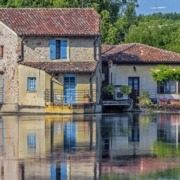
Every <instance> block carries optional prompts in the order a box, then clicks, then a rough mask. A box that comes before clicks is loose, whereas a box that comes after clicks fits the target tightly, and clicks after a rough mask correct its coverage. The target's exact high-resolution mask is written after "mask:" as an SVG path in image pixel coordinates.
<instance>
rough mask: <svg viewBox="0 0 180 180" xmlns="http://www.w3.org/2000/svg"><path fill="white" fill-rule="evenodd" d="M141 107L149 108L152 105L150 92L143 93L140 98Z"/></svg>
mask: <svg viewBox="0 0 180 180" xmlns="http://www.w3.org/2000/svg"><path fill="white" fill-rule="evenodd" d="M138 100H139V106H140V107H148V106H151V105H152V101H151V99H150V95H149V92H147V91H143V92H142V95H141V96H139V97H138Z"/></svg>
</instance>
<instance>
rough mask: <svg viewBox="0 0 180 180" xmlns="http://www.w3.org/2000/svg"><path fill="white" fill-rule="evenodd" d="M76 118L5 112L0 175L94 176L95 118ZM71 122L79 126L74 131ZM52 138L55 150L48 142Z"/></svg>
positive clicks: (21, 179)
mask: <svg viewBox="0 0 180 180" xmlns="http://www.w3.org/2000/svg"><path fill="white" fill-rule="evenodd" d="M76 118H77V120H75V121H74V119H76ZM76 118H73V117H72V116H67V117H65V116H64V117H62V116H53V117H50V116H49V117H48V116H47V117H45V116H29V117H27V116H20V117H17V116H5V117H3V118H2V119H0V146H1V149H0V150H1V151H0V176H1V177H0V179H2V180H10V179H12V180H26V179H28V180H30V179H33V180H39V179H51V180H57V179H58V177H61V179H86V178H87V179H94V176H95V172H94V167H95V151H94V150H95V143H96V139H95V137H96V132H95V131H96V126H95V122H93V121H91V123H90V122H89V121H85V120H84V121H82V118H83V117H76ZM78 120H80V121H78ZM68 125H69V126H68ZM71 125H73V127H75V128H77V129H76V130H75V131H74V129H73V128H72V126H71ZM52 127H54V128H53V131H52ZM69 127H70V128H69ZM61 128H62V129H61ZM61 130H62V131H61ZM66 131H67V132H66ZM64 132H65V133H64ZM51 133H53V136H51ZM66 133H67V134H66ZM61 136H62V137H61ZM52 137H53V138H52ZM64 137H66V138H64ZM68 138H70V139H68ZM71 138H72V139H73V140H75V144H74V142H73V141H72V139H71ZM68 140H70V141H68ZM66 141H67V142H66ZM52 142H53V143H54V144H53V146H52V148H53V153H51V151H50V150H51V148H50V146H49V145H51V144H52ZM72 142H73V143H72ZM66 145H68V147H66ZM74 146H75V147H74ZM57 147H61V148H57ZM64 148H67V151H66V149H64ZM71 150H72V151H71ZM59 179H60V178H59Z"/></svg>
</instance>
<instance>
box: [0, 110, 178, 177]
mask: <svg viewBox="0 0 180 180" xmlns="http://www.w3.org/2000/svg"><path fill="white" fill-rule="evenodd" d="M121 179H122V180H131V179H132V180H134V179H137V180H141V179H142V180H156V179H157V180H176V179H177V180H179V179H180V114H172V113H171V114H166V113H164V114H136V113H135V114H132V113H122V114H104V115H102V114H95V115H74V116H34V115H33V116H1V118H0V180H121Z"/></svg>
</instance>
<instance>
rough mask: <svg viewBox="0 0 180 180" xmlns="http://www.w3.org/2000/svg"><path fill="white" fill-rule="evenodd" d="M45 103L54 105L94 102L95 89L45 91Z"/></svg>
mask: <svg viewBox="0 0 180 180" xmlns="http://www.w3.org/2000/svg"><path fill="white" fill-rule="evenodd" d="M45 100H46V103H53V104H56V105H62V104H89V103H95V102H96V90H95V89H93V90H92V91H90V90H68V91H64V90H57V89H54V90H52V91H50V90H49V89H46V91H45Z"/></svg>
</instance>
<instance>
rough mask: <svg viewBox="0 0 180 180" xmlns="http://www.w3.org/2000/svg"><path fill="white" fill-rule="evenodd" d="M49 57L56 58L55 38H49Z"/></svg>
mask: <svg viewBox="0 0 180 180" xmlns="http://www.w3.org/2000/svg"><path fill="white" fill-rule="evenodd" d="M50 59H52V60H54V59H56V40H55V39H52V40H50Z"/></svg>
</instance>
